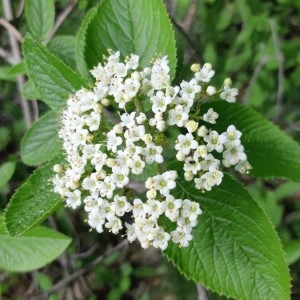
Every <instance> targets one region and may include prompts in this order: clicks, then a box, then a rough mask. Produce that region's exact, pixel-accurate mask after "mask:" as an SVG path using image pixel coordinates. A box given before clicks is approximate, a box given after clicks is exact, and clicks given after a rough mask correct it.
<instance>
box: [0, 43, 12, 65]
mask: <svg viewBox="0 0 300 300" xmlns="http://www.w3.org/2000/svg"><path fill="white" fill-rule="evenodd" d="M0 56H1V57H2V58H3V59H4V60H6V61H7V62H8V63H10V64H11V65H13V64H14V59H13V57H12V55H11V53H10V52H8V51H6V50H5V49H3V48H1V47H0Z"/></svg>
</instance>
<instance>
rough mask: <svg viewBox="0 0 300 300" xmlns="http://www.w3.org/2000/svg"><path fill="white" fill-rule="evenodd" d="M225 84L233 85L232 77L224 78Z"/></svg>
mask: <svg viewBox="0 0 300 300" xmlns="http://www.w3.org/2000/svg"><path fill="white" fill-rule="evenodd" d="M224 85H228V86H231V85H232V81H231V79H230V78H226V79H225V80H224Z"/></svg>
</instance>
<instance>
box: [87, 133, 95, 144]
mask: <svg viewBox="0 0 300 300" xmlns="http://www.w3.org/2000/svg"><path fill="white" fill-rule="evenodd" d="M93 139H94V136H93V135H92V134H91V133H89V134H88V135H87V137H86V141H87V142H88V143H90V142H91V141H92V140H93Z"/></svg>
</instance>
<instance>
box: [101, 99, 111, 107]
mask: <svg viewBox="0 0 300 300" xmlns="http://www.w3.org/2000/svg"><path fill="white" fill-rule="evenodd" d="M101 104H102V105H103V106H109V105H110V101H109V99H107V98H104V99H102V100H101Z"/></svg>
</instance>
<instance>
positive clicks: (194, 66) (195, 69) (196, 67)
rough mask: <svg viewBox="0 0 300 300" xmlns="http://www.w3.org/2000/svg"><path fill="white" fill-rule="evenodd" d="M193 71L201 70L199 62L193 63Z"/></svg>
mask: <svg viewBox="0 0 300 300" xmlns="http://www.w3.org/2000/svg"><path fill="white" fill-rule="evenodd" d="M191 71H192V72H194V73H196V72H199V71H200V65H199V64H192V65H191Z"/></svg>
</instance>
